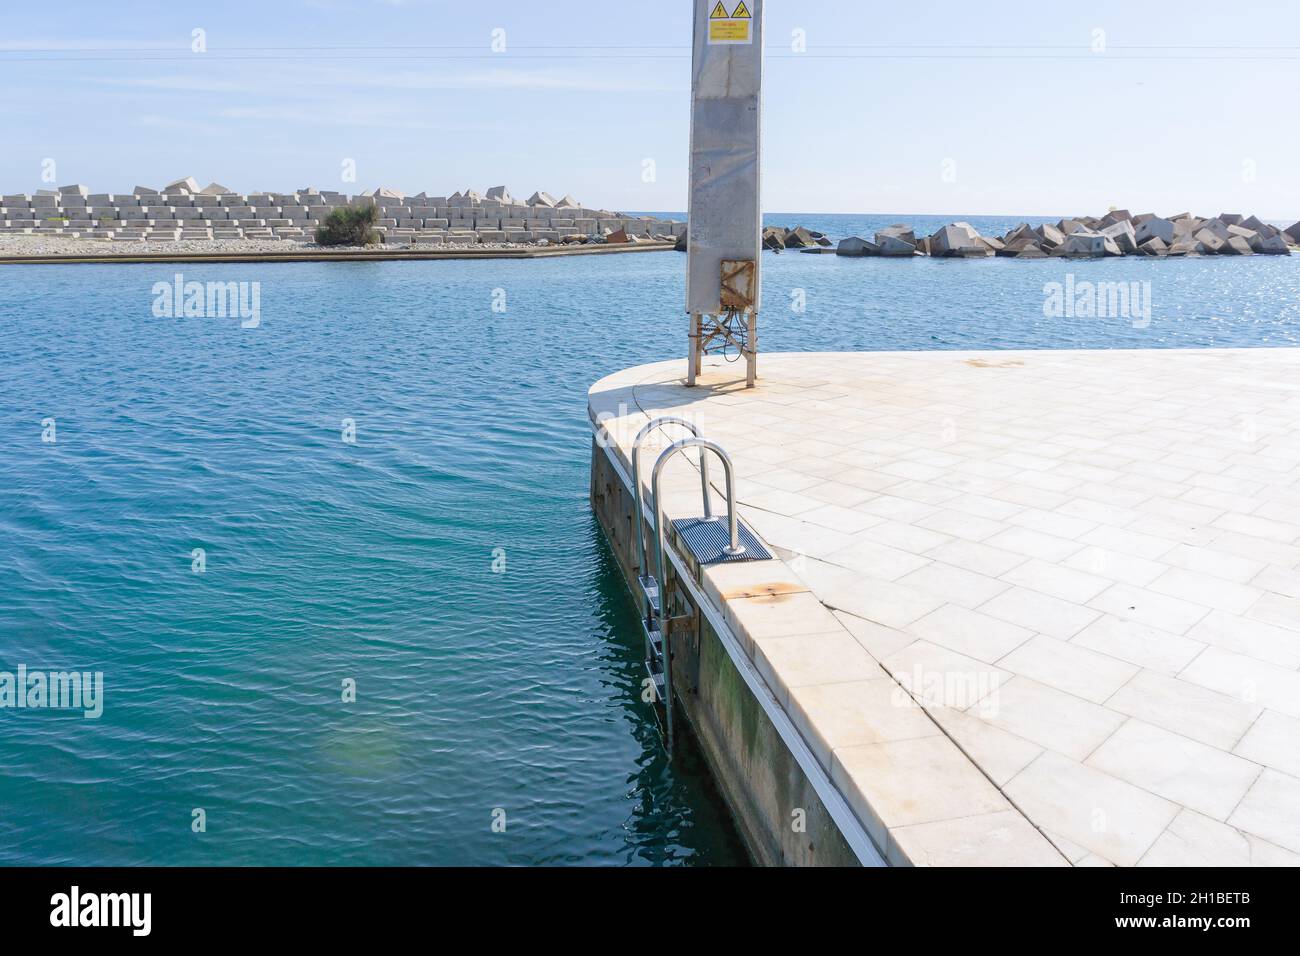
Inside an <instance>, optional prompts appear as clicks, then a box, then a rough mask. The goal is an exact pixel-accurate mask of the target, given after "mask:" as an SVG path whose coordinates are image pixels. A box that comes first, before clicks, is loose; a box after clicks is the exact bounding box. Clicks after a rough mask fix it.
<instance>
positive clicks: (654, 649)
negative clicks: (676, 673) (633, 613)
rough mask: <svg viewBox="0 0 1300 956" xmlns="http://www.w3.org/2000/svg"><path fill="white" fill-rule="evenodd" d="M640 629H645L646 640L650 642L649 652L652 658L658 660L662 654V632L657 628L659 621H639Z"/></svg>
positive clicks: (661, 657)
mask: <svg viewBox="0 0 1300 956" xmlns="http://www.w3.org/2000/svg"><path fill="white" fill-rule="evenodd" d="M641 629H642V630H643V631H645V636H646V640H647V642H649V644H650V653H651V656H652V657H653V658H654V660H656V661H659V660H662V659H663V656H664V632H663V631H661V630H659V622H658V621H655V622H653V623H652V624H647V623H646V622H645V621H644V620H643V621H642V622H641Z"/></svg>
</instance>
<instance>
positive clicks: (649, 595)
mask: <svg viewBox="0 0 1300 956" xmlns="http://www.w3.org/2000/svg"><path fill="white" fill-rule="evenodd" d="M636 580H637V583H638V584H639V585H641V594H642V596H643V597H644V598H645V599H646V600H647V601H648V602H650V607H652V608H653V609H654V612H655V614H659V613H660V611H661V608H660V607H659V582H658V581H656V580H655V579H654V575H652V574H644V575H641V576H639V577H638V578H637V579H636Z"/></svg>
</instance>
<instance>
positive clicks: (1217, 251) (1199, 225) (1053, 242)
mask: <svg viewBox="0 0 1300 956" xmlns="http://www.w3.org/2000/svg"><path fill="white" fill-rule="evenodd" d="M1293 250H1295V251H1300V222H1297V223H1295V224H1294V225H1292V226H1289V227H1287V228H1286V229H1279V228H1278V227H1277V226H1273V225H1269V224H1268V223H1266V222H1262V221H1261V220H1260V219H1258V218H1256V217H1255V216H1243V215H1241V214H1240V213H1220V214H1219V215H1218V216H1215V217H1213V218H1208V219H1207V218H1201V217H1199V216H1193V215H1192V214H1191V213H1185V212H1184V213H1178V214H1177V215H1174V216H1169V217H1167V218H1166V217H1161V216H1157V215H1155V214H1154V213H1142V214H1140V215H1137V216H1134V215H1132V214H1131V213H1130V212H1129V211H1128V210H1127V209H1113V210H1111V211H1110V212H1108V213H1106V215H1104V216H1100V217H1093V216H1082V217H1079V218H1077V219H1062V220H1061V221H1060V222H1058V223H1056V224H1055V225H1051V224H1047V223H1045V224H1043V225H1041V226H1030V225H1029V224H1028V223H1021V224H1020V225H1018V226H1016V227H1015V228H1014V229H1012V230H1011V231H1010V232H1007V233H1006V234H1005V235H1002V236H981V235H980V234H979V232H977V231H976V229H975V227H974V226H972V225H971V224H970V223H968V222H955V223H951V224H949V225H947V226H944V227H943V228H942V229H940V230H938V231H937V232H935V233H934V234H933V235H929V236H920V237H918V236H917V235H916V234H915V232H913V230H912V227H911V226H908V225H906V224H902V223H900V224H898V225H893V226H889V227H888V228H886V229H882V230H881V231H879V232H877V233H876V234H875V237H874V238H873V239H864V238H862V237H861V236H850V237H848V238H847V239H841V240H840V243H839V245H838V246H837V247H836V250H835V251H836V253H837V254H838V255H841V256H854V257H857V256H884V257H903V258H911V257H913V256H934V257H936V258H940V257H942V258H963V259H967V258H975V259H978V258H984V257H987V256H1006V257H1010V258H1014V259H1047V258H1056V257H1065V258H1077V259H1100V258H1103V257H1106V256H1131V255H1138V256H1161V257H1164V256H1212V255H1222V256H1252V255H1276V256H1286V255H1290V254H1291V252H1292V251H1293Z"/></svg>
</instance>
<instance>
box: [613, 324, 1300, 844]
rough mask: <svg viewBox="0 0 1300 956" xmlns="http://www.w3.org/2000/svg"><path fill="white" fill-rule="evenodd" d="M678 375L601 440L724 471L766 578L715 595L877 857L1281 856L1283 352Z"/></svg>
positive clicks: (1287, 607)
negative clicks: (649, 436)
mask: <svg viewBox="0 0 1300 956" xmlns="http://www.w3.org/2000/svg"><path fill="white" fill-rule="evenodd" d="M683 373H684V363H683V362H670V363H660V364H658V365H650V366H642V367H639V368H634V369H628V370H625V371H623V372H620V373H618V374H616V375H613V376H610V377H609V378H607V379H605V380H603V381H602V382H600V383H598V384H597V385H596V386H595V387H594V388H593V389H592V392H591V408H592V414H593V418H596V419H599V418H600V416H601V415H602V414H604V416H605V423H604V426H603V427H604V428H605V430H606V431H607V433H608V434H609V435H610V436H611V437H613V438H614V441H615V444H616V446H617V447H616V448H615V451H616V453H617V454H619V455H621V456H623V460H624V461H625V462H626V448H627V444H628V441H629V440H630V437H631V435H632V434H634V433H635V431H636V430H637V428H639V427H640V425H641V424H643V423H644V421H645V420H646V417H647V416H651V415H655V414H676V415H685V416H686V417H689V418H691V419H692V420H693V421H695V422H696V423H697V424H698V425H699V426H700V428H701V430H702V431H703V432H704V434H705V435H709V436H715V437H717V438H718V440H719V441H721V442H722V444H723V445H724V446H725V447H726V448H727V449H728V450H729V451H730V452H731V453H732V455H733V456H734V458H735V461H736V463H737V468H738V473H739V474H738V477H739V478H740V479H741V492H740V500H741V503H742V507H741V509H740V510H741V515H742V517H743V518H744V520H745V521H746V522H747V523H748V524H749V526H750V527H751V528H752V529H753V530H754V531H755V532H756V533H757V534H758V535H760V536H761V537H762V538H763V539H764V540H765V541H766V542H767V543H768V544H769V545H770V546H771V547H772V549H773V551H774V553H775V554H777V555H778V557H779V558H780V560H778V561H772V562H762V563H753V564H750V565H747V566H745V565H742V566H738V567H746V568H748V570H746V571H740V570H736V569H729V570H728V571H726V572H722V573H724V574H726V575H729V576H730V578H729V579H728V580H726V581H725V582H723V583H720V584H718V585H716V586H714V587H713V589H712V590H711V591H710V593H711V595H712V596H713V598H714V600H716V601H717V602H718V603H719V605H720V607H721V608H722V610H723V611H724V614H725V615H726V617H727V619H728V621H729V622H730V623H731V624H732V626H733V627H734V628H735V629H736V630H737V631H738V633H739V635H740V637H741V639H742V641H743V642H747V647H748V649H749V651H750V653H751V654H753V655H754V656H755V659H756V661H759V662H760V668H761V671H762V672H763V673H764V675H765V679H766V680H768V682H769V683H770V684H771V685H773V690H774V693H775V694H776V696H777V698H778V700H781V701H782V702H783V703H784V704H785V705H786V706H787V707H788V709H789V710H790V711H791V714H792V717H793V719H794V720H795V724H796V726H797V727H799V728H800V730H801V732H802V733H803V734H804V735H805V737H806V738H807V739H808V740H809V744H810V746H811V747H812V748H813V750H814V753H816V754H817V755H818V757H819V759H820V760H822V762H823V763H824V764H825V765H826V767H827V770H828V772H829V773H831V774H832V778H833V779H834V780H835V781H836V784H837V785H838V786H840V787H841V789H843V790H844V792H845V796H846V799H848V801H849V803H850V805H851V806H852V807H854V808H855V810H856V811H857V812H858V813H859V816H860V817H861V818H862V819H863V822H864V825H866V826H867V828H868V831H869V832H870V833H872V835H873V838H874V839H876V840H877V842H878V843H879V844H880V846H881V849H882V852H883V853H885V854H886V856H887V857H888V858H889V859H890V860H891V861H892V862H897V863H916V864H930V865H959V864H965V863H971V864H979V863H1005V864H1009V865H1037V864H1062V863H1069V864H1074V865H1121V866H1132V865H1137V864H1139V863H1140V864H1141V865H1225V866H1227V865H1234V866H1235V865H1252V864H1254V865H1259V864H1263V865H1290V864H1295V863H1298V862H1300V388H1297V387H1296V385H1295V383H1296V382H1300V350H1295V349H1254V350H1228V349H1225V350H1213V351H1209V350H1186V351H1181V350H1180V351H1174V350H1157V349H1153V350H1149V351H1089V352H1064V351H1062V352H997V353H958V352H928V353H922V352H916V353H809V354H783V355H762V356H760V360H759V374H760V382H759V386H758V387H757V388H755V389H753V390H748V391H747V390H745V389H744V388H743V387H740V384H739V383H736V382H735V381H734V378H733V374H732V373H733V369H732V368H730V367H709V368H706V371H705V374H704V376H703V378H702V383H703V384H702V387H700V388H697V389H694V390H690V389H686V388H685V387H684V385H683V383H682V381H681V378H682V375H683ZM681 467H683V468H685V467H686V466H681ZM714 475H715V486H717V487H719V488H720V482H718V481H717V477H718V472H717V470H715V472H714ZM683 487H688V483H685V484H684V485H683ZM678 500H680V501H682V502H686V501H688V500H689V496H688V495H686V494H685V493H684V492H683V496H682V497H681V498H680V499H677V498H675V499H674V501H673V505H674V506H676V504H677V501H678ZM675 513H676V512H675ZM690 513H692V512H691V510H690V508H689V506H687V507H686V510H685V511H683V512H681V514H682V515H687V514H690ZM713 573H714V570H713V569H711V570H709V571H706V577H708V576H710V575H712V574H713ZM746 582H748V584H746ZM764 588H768V590H766V591H765V590H764ZM796 589H797V590H796Z"/></svg>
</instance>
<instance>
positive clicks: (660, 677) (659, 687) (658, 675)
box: [645, 661, 664, 703]
mask: <svg viewBox="0 0 1300 956" xmlns="http://www.w3.org/2000/svg"><path fill="white" fill-rule="evenodd" d="M657 666H658V662H656V663H655V665H653V666H652V665H651V663H650V662H649V661H646V665H645V672H646V673H647V674H648V675H649V676H650V679H651V680H652V681H654V682H655V702H656V703H661V702H662V701H663V699H664V672H663V671H661V670H658V669H657Z"/></svg>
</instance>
